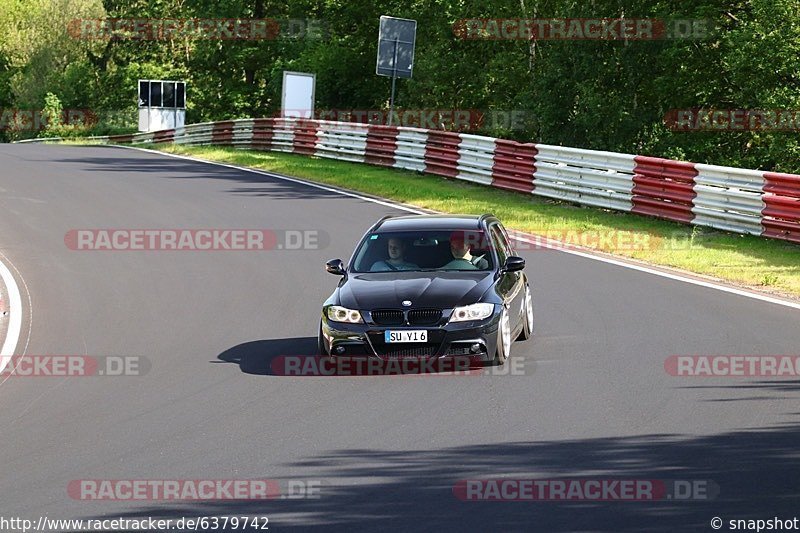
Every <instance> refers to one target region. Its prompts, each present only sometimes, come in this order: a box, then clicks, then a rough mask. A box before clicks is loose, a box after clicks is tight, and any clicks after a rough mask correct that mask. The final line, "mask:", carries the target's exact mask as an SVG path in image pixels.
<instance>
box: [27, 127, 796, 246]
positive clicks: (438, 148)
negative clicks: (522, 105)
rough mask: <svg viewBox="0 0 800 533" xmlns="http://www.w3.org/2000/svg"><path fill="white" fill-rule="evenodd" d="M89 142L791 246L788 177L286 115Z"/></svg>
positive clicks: (792, 206)
mask: <svg viewBox="0 0 800 533" xmlns="http://www.w3.org/2000/svg"><path fill="white" fill-rule="evenodd" d="M91 139H93V140H100V141H105V142H111V143H119V144H135V145H140V144H155V143H169V142H174V143H176V144H188V145H223V146H224V145H230V146H235V147H237V148H247V149H255V150H273V151H281V152H290V153H298V154H305V155H313V156H318V157H327V158H331V159H340V160H345V161H355V162H361V163H368V164H372V165H380V166H384V167H392V168H402V169H406V170H415V171H418V172H425V173H428V174H435V175H438V176H445V177H448V178H454V179H459V180H465V181H470V182H473V183H479V184H482V185H487V186H491V187H497V188H500V189H506V190H511V191H516V192H521V193H526V194H534V195H537V196H545V197H548V198H554V199H558V200H565V201H569V202H574V203H578V204H584V205H590V206H594V207H601V208H605V209H614V210H620V211H629V212H633V213H639V214H643V215H649V216H654V217H659V218H664V219H667V220H673V221H676V222H683V223H689V224H695V225H698V226H708V227H712V228H717V229H721V230H726V231H732V232H736V233H745V234H751V235H761V236H764V237H770V238H776V239H784V240H788V241H792V242H796V243H800V175H794V174H779V173H775V172H765V171H760V170H745V169H739V168H732V167H722V166H716V165H705V164H699V163H689V162H685V161H673V160H670V159H662V158H657V157H648V156H640V155H630V154H620V153H615V152H602V151H597V150H582V149H579V148H568V147H564V146H550V145H546V144H533V143H519V142H516V141H509V140H505V139H495V138H492V137H483V136H479V135H469V134H465V133H453V132H446V131H437V130H425V129H419V128H406V127H391V126H377V125H368V124H360V123H352V122H336V121H325V120H310V119H292V118H258V119H241V120H226V121H221V122H208V123H202V124H191V125H189V126H185V127H182V128H178V129H175V130H164V131H157V132H149V133H137V134H133V135H113V136H110V137H92V138H91ZM37 140H46V139H36V140H34V141H37Z"/></svg>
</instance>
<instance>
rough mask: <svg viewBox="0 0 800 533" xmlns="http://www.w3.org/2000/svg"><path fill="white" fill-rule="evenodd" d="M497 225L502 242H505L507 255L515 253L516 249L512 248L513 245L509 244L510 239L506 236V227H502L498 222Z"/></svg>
mask: <svg viewBox="0 0 800 533" xmlns="http://www.w3.org/2000/svg"><path fill="white" fill-rule="evenodd" d="M498 227H499V228H500V232H501V235H502V236H503V242H505V245H506V250H507V251H508V255H509V256H512V255H517V252H516V250H514V247H513V246H512V245H511V242H512V241H511V239H510V238H509V236H508V232H507V231H506V228H504V227H503V226H501V225H500V224H498Z"/></svg>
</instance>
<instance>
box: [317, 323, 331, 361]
mask: <svg viewBox="0 0 800 533" xmlns="http://www.w3.org/2000/svg"><path fill="white" fill-rule="evenodd" d="M317 352H319V355H321V356H323V357H328V356H330V354H329V353H328V350H327V348H325V338H324V337H323V336H322V322H320V323H319V334H318V335H317Z"/></svg>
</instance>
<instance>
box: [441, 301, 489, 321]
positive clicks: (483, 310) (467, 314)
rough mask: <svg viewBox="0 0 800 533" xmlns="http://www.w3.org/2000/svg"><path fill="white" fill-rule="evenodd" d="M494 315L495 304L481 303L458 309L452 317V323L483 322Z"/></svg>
mask: <svg viewBox="0 0 800 533" xmlns="http://www.w3.org/2000/svg"><path fill="white" fill-rule="evenodd" d="M492 313H494V304H487V303H480V304H472V305H465V306H463V307H456V308H455V309H453V314H452V315H450V322H466V321H468V320H483V319H484V318H489V317H490V316H492Z"/></svg>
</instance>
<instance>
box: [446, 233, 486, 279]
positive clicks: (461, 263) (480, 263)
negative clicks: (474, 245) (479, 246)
mask: <svg viewBox="0 0 800 533" xmlns="http://www.w3.org/2000/svg"><path fill="white" fill-rule="evenodd" d="M450 253H451V254H453V260H452V261H450V262H449V263H447V264H446V265H444V266H443V267H442V268H443V269H445V270H482V269H486V268H489V262H488V261H486V259H484V257H483V255H481V256H477V257H476V256H473V255H472V252H471V250H470V246H469V242H467V239H466V238H465V236H464V233H463V232H453V234H452V235H450Z"/></svg>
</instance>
